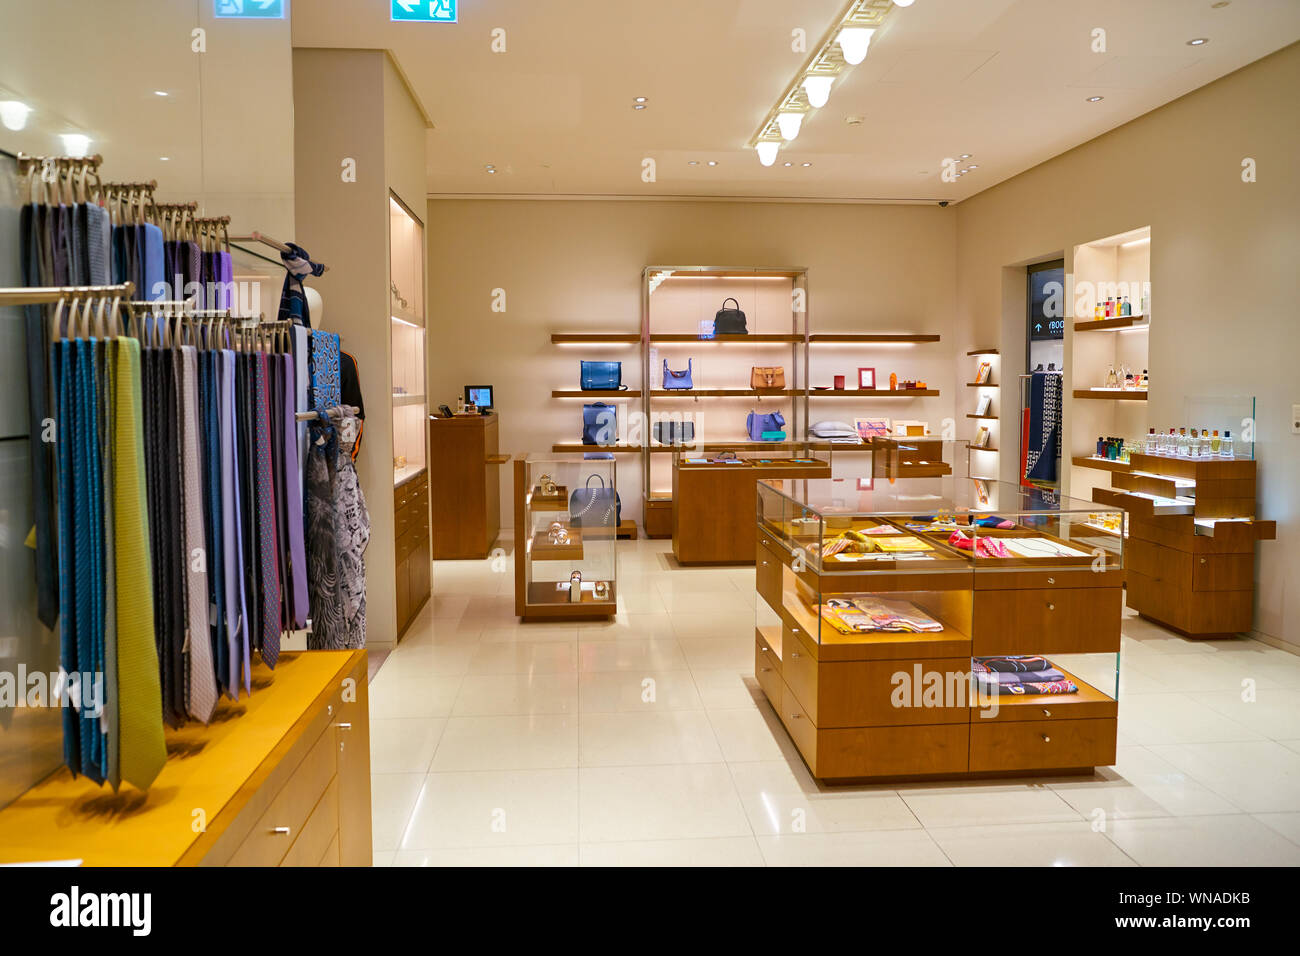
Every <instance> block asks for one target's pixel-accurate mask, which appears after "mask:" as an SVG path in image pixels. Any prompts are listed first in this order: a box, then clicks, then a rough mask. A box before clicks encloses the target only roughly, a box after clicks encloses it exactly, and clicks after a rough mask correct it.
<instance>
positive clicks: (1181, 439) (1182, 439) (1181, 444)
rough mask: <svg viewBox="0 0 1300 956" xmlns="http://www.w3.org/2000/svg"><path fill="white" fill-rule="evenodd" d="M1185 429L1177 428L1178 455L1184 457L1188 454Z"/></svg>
mask: <svg viewBox="0 0 1300 956" xmlns="http://www.w3.org/2000/svg"><path fill="white" fill-rule="evenodd" d="M1188 448H1189V445H1188V441H1187V429H1186V428H1180V429H1178V457H1179V458H1186V457H1187V455H1188Z"/></svg>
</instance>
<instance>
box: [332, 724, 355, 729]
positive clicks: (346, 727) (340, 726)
mask: <svg viewBox="0 0 1300 956" xmlns="http://www.w3.org/2000/svg"><path fill="white" fill-rule="evenodd" d="M334 726H335V727H337V728H338V729H339V730H351V729H352V724H351V723H340V724H335V725H334Z"/></svg>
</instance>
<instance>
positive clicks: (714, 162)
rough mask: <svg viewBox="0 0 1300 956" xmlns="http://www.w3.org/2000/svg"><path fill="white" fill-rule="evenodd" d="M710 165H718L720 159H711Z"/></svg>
mask: <svg viewBox="0 0 1300 956" xmlns="http://www.w3.org/2000/svg"><path fill="white" fill-rule="evenodd" d="M709 165H710V166H716V165H718V161H717V160H716V159H711V160H709Z"/></svg>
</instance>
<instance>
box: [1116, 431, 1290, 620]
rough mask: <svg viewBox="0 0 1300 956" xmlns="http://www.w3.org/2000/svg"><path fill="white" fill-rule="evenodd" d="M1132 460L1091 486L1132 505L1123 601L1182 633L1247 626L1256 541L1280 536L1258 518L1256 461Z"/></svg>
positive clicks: (1269, 523)
mask: <svg viewBox="0 0 1300 956" xmlns="http://www.w3.org/2000/svg"><path fill="white" fill-rule="evenodd" d="M1130 466H1131V468H1132V472H1131V473H1129V474H1123V473H1117V474H1115V475H1112V476H1111V483H1112V485H1113V486H1114V487H1113V488H1099V489H1096V491H1095V492H1094V494H1095V496H1096V498H1097V500H1098V501H1104V502H1113V503H1115V504H1118V505H1120V506H1121V507H1124V508H1128V509H1130V514H1129V523H1128V531H1129V534H1128V541H1127V543H1126V544H1125V550H1126V552H1127V555H1126V557H1127V560H1126V561H1125V565H1126V567H1127V568H1128V571H1127V576H1126V582H1127V584H1128V592H1127V602H1128V606H1129V607H1131V608H1133V609H1134V610H1135V611H1137V612H1138V613H1139V614H1141V615H1142V616H1143V617H1147V618H1150V619H1151V620H1153V621H1158V622H1160V623H1161V624H1164V625H1165V626H1166V627H1171V628H1173V629H1174V630H1176V631H1179V632H1180V633H1183V634H1186V635H1187V636H1189V637H1218V636H1223V635H1227V634H1237V633H1241V632H1244V631H1249V630H1250V629H1251V628H1252V627H1253V626H1254V617H1255V543H1256V542H1257V541H1265V540H1271V539H1273V538H1276V537H1277V525H1276V523H1275V522H1272V521H1259V520H1256V517H1255V476H1256V468H1257V466H1256V463H1255V461H1254V460H1253V459H1237V458H1207V459H1201V458H1177V457H1170V456H1167V455H1147V454H1135V455H1133V456H1132V462H1131V463H1130ZM1147 495H1160V496H1162V497H1164V498H1166V499H1169V500H1173V501H1176V502H1178V504H1175V505H1164V506H1158V505H1156V504H1153V503H1152V499H1151V498H1149V497H1145V496H1147ZM1175 496H1177V497H1175ZM1224 519H1227V520H1224Z"/></svg>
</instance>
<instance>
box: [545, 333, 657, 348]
mask: <svg viewBox="0 0 1300 956" xmlns="http://www.w3.org/2000/svg"><path fill="white" fill-rule="evenodd" d="M640 341H641V334H640V333H639V332H552V333H551V344H552V345H636V344H637V343H639V342H640Z"/></svg>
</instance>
